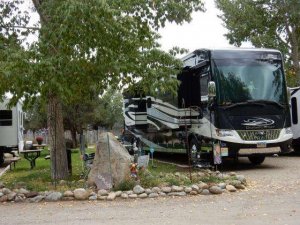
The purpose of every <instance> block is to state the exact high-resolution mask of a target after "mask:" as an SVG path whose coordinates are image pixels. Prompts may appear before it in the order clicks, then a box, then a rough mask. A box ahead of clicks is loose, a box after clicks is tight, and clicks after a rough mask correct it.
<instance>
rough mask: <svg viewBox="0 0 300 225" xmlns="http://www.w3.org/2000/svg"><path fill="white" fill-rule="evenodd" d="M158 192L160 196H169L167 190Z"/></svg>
mask: <svg viewBox="0 0 300 225" xmlns="http://www.w3.org/2000/svg"><path fill="white" fill-rule="evenodd" d="M158 194H159V196H162V197H165V196H167V194H166V193H165V192H159V193H158Z"/></svg>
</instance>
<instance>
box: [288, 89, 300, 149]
mask: <svg viewBox="0 0 300 225" xmlns="http://www.w3.org/2000/svg"><path fill="white" fill-rule="evenodd" d="M290 94H291V102H290V104H291V120H292V121H291V122H292V132H293V148H294V150H295V151H300V121H299V118H300V110H299V109H300V108H299V106H300V87H294V88H290Z"/></svg>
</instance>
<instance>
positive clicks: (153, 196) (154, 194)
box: [148, 192, 159, 198]
mask: <svg viewBox="0 0 300 225" xmlns="http://www.w3.org/2000/svg"><path fill="white" fill-rule="evenodd" d="M158 196H159V195H158V193H156V192H153V193H151V194H149V196H148V197H149V198H157V197H158Z"/></svg>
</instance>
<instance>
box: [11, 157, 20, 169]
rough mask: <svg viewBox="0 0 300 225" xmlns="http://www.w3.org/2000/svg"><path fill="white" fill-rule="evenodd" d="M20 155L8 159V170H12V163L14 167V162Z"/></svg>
mask: <svg viewBox="0 0 300 225" xmlns="http://www.w3.org/2000/svg"><path fill="white" fill-rule="evenodd" d="M20 159H21V158H20V157H17V156H15V157H12V158H10V159H9V166H10V170H12V165H13V166H14V168H16V163H17V162H18V161H19V160H20Z"/></svg>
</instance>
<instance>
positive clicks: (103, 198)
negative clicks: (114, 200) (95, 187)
mask: <svg viewBox="0 0 300 225" xmlns="http://www.w3.org/2000/svg"><path fill="white" fill-rule="evenodd" d="M97 198H98V199H99V200H106V199H107V196H106V195H98V196H97Z"/></svg>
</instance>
